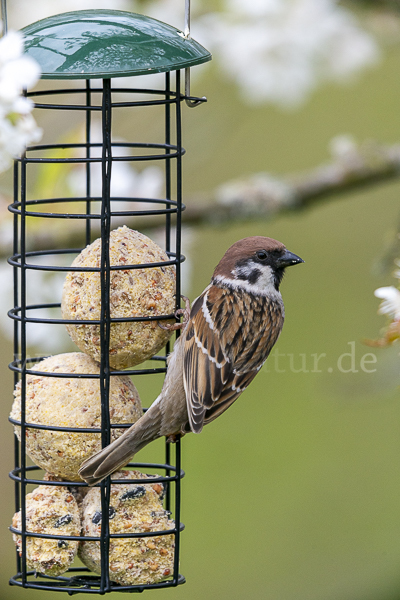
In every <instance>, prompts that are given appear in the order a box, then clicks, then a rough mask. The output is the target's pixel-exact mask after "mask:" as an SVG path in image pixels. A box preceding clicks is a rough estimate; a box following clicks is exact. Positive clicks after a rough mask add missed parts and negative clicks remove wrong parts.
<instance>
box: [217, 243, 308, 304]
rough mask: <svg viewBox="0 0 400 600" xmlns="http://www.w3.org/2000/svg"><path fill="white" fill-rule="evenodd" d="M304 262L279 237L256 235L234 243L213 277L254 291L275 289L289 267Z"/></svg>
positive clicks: (266, 291)
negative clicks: (275, 238)
mask: <svg viewBox="0 0 400 600" xmlns="http://www.w3.org/2000/svg"><path fill="white" fill-rule="evenodd" d="M302 262H304V260H303V259H302V258H300V257H299V256H297V255H296V254H293V252H289V250H287V249H286V247H285V246H284V245H283V244H282V243H281V242H278V241H277V240H274V239H272V238H268V237H262V236H253V237H248V238H244V239H243V240H239V241H238V242H236V243H235V244H233V246H231V247H230V248H229V249H228V250H227V251H226V252H225V254H224V256H223V257H222V259H221V260H220V262H219V264H218V265H217V267H216V269H215V271H214V275H213V280H214V281H216V282H221V283H227V284H228V283H229V282H231V283H234V284H235V287H237V286H238V287H243V288H244V289H246V290H248V291H250V292H252V293H255V294H268V292H274V291H275V292H276V291H278V290H279V285H280V283H281V281H282V278H283V275H284V272H285V269H286V267H290V266H292V265H297V264H299V263H302Z"/></svg>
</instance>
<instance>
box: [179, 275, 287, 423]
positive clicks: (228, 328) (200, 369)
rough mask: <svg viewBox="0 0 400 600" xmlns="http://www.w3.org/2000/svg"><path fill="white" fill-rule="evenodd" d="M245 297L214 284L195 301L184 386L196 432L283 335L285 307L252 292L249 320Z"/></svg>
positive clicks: (187, 340)
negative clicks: (272, 303) (258, 296)
mask: <svg viewBox="0 0 400 600" xmlns="http://www.w3.org/2000/svg"><path fill="white" fill-rule="evenodd" d="M246 302H248V294H246V293H243V292H242V291H241V290H235V291H232V290H228V289H226V288H222V287H219V286H214V285H212V286H209V287H208V288H207V289H206V290H205V291H204V292H203V294H202V295H201V296H199V298H197V300H196V301H195V303H194V304H193V308H192V311H191V315H190V320H189V323H188V325H187V328H186V330H185V352H184V386H185V392H186V401H187V409H188V416H189V424H190V428H191V430H192V431H193V432H194V433H199V432H200V431H201V430H202V428H203V425H204V423H209V422H210V421H213V420H214V419H215V418H216V417H217V416H218V415H220V414H221V413H222V412H224V411H225V410H226V409H227V408H228V407H229V406H230V405H231V404H232V403H233V402H234V401H235V400H236V398H237V397H238V396H239V395H240V394H241V393H242V391H243V390H244V389H245V388H246V387H247V386H248V385H249V383H250V382H251V381H252V379H253V378H254V377H255V375H256V374H257V372H258V371H259V369H260V368H261V366H262V365H263V363H264V361H265V360H266V358H267V356H268V354H269V352H270V350H271V348H272V346H273V344H274V343H275V341H276V339H277V337H278V336H279V333H280V330H281V328H282V324H283V315H282V309H281V308H280V306H279V307H278V308H277V309H276V310H275V308H274V307H270V304H271V303H270V301H269V300H268V299H267V298H265V297H263V298H254V297H252V309H253V311H254V315H253V318H252V319H249V315H248V308H249V307H247V306H246ZM254 309H255V310H254ZM275 312H276V314H275Z"/></svg>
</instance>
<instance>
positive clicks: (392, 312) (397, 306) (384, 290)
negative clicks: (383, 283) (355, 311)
mask: <svg viewBox="0 0 400 600" xmlns="http://www.w3.org/2000/svg"><path fill="white" fill-rule="evenodd" d="M374 294H375V296H376V297H377V298H382V299H383V302H382V303H381V304H380V306H379V309H378V313H379V314H380V315H389V316H390V317H391V318H392V319H394V320H395V321H398V320H400V291H399V290H398V289H397V288H395V287H394V286H392V285H391V286H388V287H381V288H378V289H377V290H375V292H374Z"/></svg>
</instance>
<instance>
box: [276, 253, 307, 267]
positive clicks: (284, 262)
mask: <svg viewBox="0 0 400 600" xmlns="http://www.w3.org/2000/svg"><path fill="white" fill-rule="evenodd" d="M303 262H304V260H303V259H302V258H300V256H297V254H293V252H289V250H285V252H284V253H283V254H282V256H280V257H279V258H278V259H277V260H276V265H277V267H278V269H284V268H285V267H291V266H292V265H298V264H299V263H303Z"/></svg>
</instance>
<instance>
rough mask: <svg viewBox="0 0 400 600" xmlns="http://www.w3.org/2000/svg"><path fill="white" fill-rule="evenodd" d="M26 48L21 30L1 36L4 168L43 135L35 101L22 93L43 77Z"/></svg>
mask: <svg viewBox="0 0 400 600" xmlns="http://www.w3.org/2000/svg"><path fill="white" fill-rule="evenodd" d="M23 51H24V45H23V37H22V34H21V33H19V32H18V31H9V32H8V33H7V35H5V36H3V37H2V38H1V39H0V172H3V171H5V170H6V169H8V168H9V167H10V166H11V164H12V161H13V159H14V158H16V157H18V156H19V155H20V154H21V153H22V152H23V151H24V150H25V148H26V147H27V146H28V145H29V144H32V143H35V142H38V141H39V140H40V138H41V136H42V130H41V129H40V128H39V127H38V126H37V125H36V121H35V120H34V118H33V116H32V114H31V112H32V108H33V103H32V101H31V100H30V99H29V98H25V97H23V96H22V90H23V89H27V88H30V87H31V86H33V85H34V84H35V83H36V82H37V80H38V79H39V76H40V68H39V65H38V64H37V62H36V61H35V60H33V59H32V58H30V57H28V56H25V55H24V54H23Z"/></svg>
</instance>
